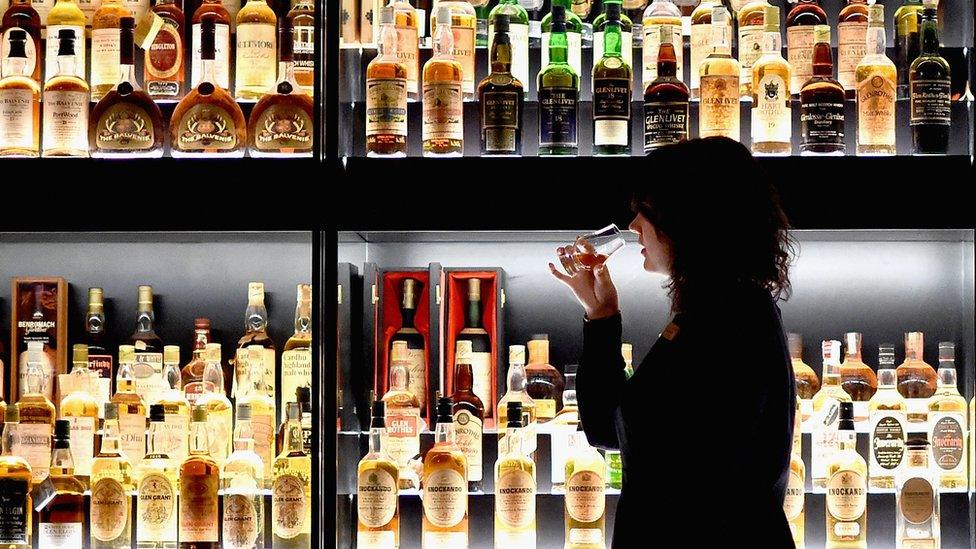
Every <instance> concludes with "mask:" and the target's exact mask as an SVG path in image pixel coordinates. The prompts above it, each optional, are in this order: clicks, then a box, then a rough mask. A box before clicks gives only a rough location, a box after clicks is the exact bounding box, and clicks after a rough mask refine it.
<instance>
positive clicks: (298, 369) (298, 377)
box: [278, 93, 406, 421]
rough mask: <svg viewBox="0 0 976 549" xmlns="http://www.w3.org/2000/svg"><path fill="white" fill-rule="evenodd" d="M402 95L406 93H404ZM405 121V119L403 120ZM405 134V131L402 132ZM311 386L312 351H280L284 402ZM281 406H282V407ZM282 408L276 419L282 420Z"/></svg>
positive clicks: (294, 397) (303, 349) (306, 349)
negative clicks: (300, 389)
mask: <svg viewBox="0 0 976 549" xmlns="http://www.w3.org/2000/svg"><path fill="white" fill-rule="evenodd" d="M404 95H406V94H405V93H404ZM404 122H406V121H404ZM404 135H406V133H404ZM311 386H312V351H311V350H310V349H308V348H301V349H292V350H290V351H285V352H283V353H281V394H282V399H283V400H284V401H285V402H288V401H292V399H297V398H298V397H297V396H296V395H297V389H298V388H299V387H311ZM282 408H283V407H282ZM284 412H285V411H284V410H279V411H278V415H279V416H281V417H279V418H278V419H279V420H281V421H284Z"/></svg>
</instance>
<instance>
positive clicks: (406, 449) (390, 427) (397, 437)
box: [383, 407, 420, 466]
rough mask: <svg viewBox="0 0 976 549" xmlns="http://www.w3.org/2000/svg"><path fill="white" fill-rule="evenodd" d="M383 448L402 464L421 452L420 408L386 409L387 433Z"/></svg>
mask: <svg viewBox="0 0 976 549" xmlns="http://www.w3.org/2000/svg"><path fill="white" fill-rule="evenodd" d="M383 449H384V451H386V453H387V455H389V456H390V458H391V459H392V460H394V461H396V462H397V464H399V465H400V466H403V465H406V463H407V461H409V460H410V459H412V458H413V457H414V456H416V455H417V454H419V453H420V410H418V409H417V408H393V407H388V408H387V409H386V434H385V435H384V437H383Z"/></svg>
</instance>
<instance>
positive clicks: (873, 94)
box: [857, 74, 895, 145]
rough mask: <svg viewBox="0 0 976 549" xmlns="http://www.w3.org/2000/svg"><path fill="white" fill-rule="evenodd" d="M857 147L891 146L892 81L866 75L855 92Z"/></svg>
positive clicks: (892, 128)
mask: <svg viewBox="0 0 976 549" xmlns="http://www.w3.org/2000/svg"><path fill="white" fill-rule="evenodd" d="M857 142H858V144H859V145H894V144H895V81H894V80H889V79H887V78H885V77H884V76H882V75H880V74H874V75H871V76H868V77H867V78H866V79H864V80H862V81H861V83H860V85H859V86H858V89H857Z"/></svg>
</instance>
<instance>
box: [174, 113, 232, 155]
mask: <svg viewBox="0 0 976 549" xmlns="http://www.w3.org/2000/svg"><path fill="white" fill-rule="evenodd" d="M176 127H177V134H176V141H177V142H176V148H177V149H179V150H182V151H198V150H231V149H235V148H237V146H238V143H237V126H236V125H235V124H234V117H233V116H231V115H230V113H228V112H227V111H225V110H224V109H223V108H221V107H219V106H217V105H212V104H209V103H203V104H199V105H194V106H192V107H190V108H189V109H188V110H187V111H186V113H184V114H183V117H182V118H180V120H179V123H178V124H177V126H176Z"/></svg>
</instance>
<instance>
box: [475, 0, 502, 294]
mask: <svg viewBox="0 0 976 549" xmlns="http://www.w3.org/2000/svg"><path fill="white" fill-rule="evenodd" d="M499 15H501V14H499ZM505 17H508V16H507V15H506V16H505ZM495 20H496V21H497V20H498V18H497V17H496V18H495ZM505 28H506V32H507V29H508V24H506V25H505ZM495 31H496V32H497V31H498V27H495ZM480 299H481V279H480V278H469V279H468V300H469V301H478V300H480Z"/></svg>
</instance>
